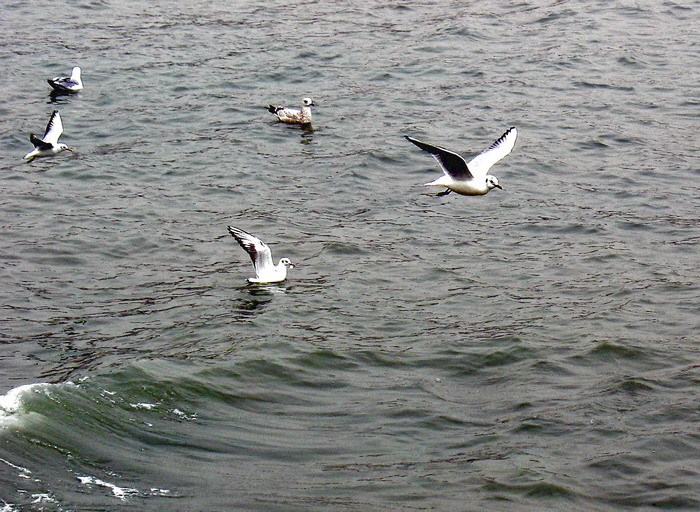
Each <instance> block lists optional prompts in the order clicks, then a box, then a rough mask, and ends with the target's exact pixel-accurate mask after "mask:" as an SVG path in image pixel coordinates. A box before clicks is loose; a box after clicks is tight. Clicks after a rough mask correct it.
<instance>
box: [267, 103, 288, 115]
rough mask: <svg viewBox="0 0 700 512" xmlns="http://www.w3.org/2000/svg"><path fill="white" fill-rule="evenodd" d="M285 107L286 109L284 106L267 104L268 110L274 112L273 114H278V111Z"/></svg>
mask: <svg viewBox="0 0 700 512" xmlns="http://www.w3.org/2000/svg"><path fill="white" fill-rule="evenodd" d="M283 109H284V107H278V106H275V105H268V106H267V110H268V111H270V112H272V113H273V114H276V113H277V112H279V111H280V110H283Z"/></svg>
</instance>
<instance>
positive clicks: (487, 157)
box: [405, 127, 518, 196]
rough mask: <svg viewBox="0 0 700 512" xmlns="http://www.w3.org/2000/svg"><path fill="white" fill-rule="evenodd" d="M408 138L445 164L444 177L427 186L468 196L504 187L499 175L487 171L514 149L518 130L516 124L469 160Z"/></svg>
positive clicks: (443, 193) (443, 166)
mask: <svg viewBox="0 0 700 512" xmlns="http://www.w3.org/2000/svg"><path fill="white" fill-rule="evenodd" d="M405 137H406V139H408V140H409V141H411V142H413V143H414V144H415V145H416V146H418V147H419V148H421V149H422V150H423V151H427V152H428V153H430V154H431V155H433V156H434V157H435V159H436V160H437V161H438V163H439V164H440V167H442V171H443V172H444V173H445V174H444V176H440V177H439V178H438V179H436V180H434V181H431V182H430V183H426V186H431V187H445V188H446V189H447V190H444V191H442V192H440V193H439V194H438V196H444V195H447V194H449V193H450V192H453V191H454V192H457V193H458V194H462V195H465V196H481V195H484V194H487V193H488V192H489V190H491V189H493V188H500V189H501V190H503V187H501V185H499V184H498V178H496V177H495V176H491V175H490V174H486V173H487V172H488V171H489V169H491V167H493V165H494V164H495V163H496V162H498V161H499V160H501V159H502V158H503V157H505V156H506V155H508V154H509V153H510V152H511V151H512V150H513V146H515V139H516V138H517V137H518V131H517V130H516V129H515V127H512V128H508V130H506V132H505V133H504V134H503V135H501V136H500V137H499V138H498V139H496V141H495V142H494V143H493V144H491V145H490V146H489V147H488V149H486V150H485V151H483V152H482V153H480V154H479V155H477V156H475V157H474V158H472V159H471V160H470V161H469V163H467V161H466V160H465V159H464V158H462V157H461V156H460V155H458V154H457V153H455V152H454V151H450V150H449V149H445V148H442V147H440V146H433V145H432V144H428V143H426V142H421V141H419V140H416V139H414V138H413V137H409V136H407V135H406V136H405Z"/></svg>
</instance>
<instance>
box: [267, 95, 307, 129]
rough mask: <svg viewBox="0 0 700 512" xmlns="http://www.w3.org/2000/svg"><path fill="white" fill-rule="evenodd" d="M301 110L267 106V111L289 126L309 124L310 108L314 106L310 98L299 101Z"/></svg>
mask: <svg viewBox="0 0 700 512" xmlns="http://www.w3.org/2000/svg"><path fill="white" fill-rule="evenodd" d="M301 104H302V107H301V110H296V109H293V108H287V107H280V106H276V105H268V106H267V110H269V111H270V112H272V113H273V114H275V115H276V116H277V119H278V120H280V121H282V122H283V123H289V124H311V107H314V106H316V104H315V103H314V102H313V100H312V99H311V98H304V99H303V100H301Z"/></svg>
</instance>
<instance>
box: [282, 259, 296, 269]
mask: <svg viewBox="0 0 700 512" xmlns="http://www.w3.org/2000/svg"><path fill="white" fill-rule="evenodd" d="M280 263H281V264H282V265H284V266H285V267H287V268H294V265H293V264H292V260H290V259H289V258H282V259H281V260H280Z"/></svg>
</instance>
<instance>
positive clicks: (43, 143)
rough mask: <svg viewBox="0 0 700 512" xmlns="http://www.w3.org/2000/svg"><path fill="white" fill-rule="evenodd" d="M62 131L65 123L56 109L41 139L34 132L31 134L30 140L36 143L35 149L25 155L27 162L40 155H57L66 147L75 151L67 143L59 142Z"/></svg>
mask: <svg viewBox="0 0 700 512" xmlns="http://www.w3.org/2000/svg"><path fill="white" fill-rule="evenodd" d="M62 133H63V123H62V122H61V114H59V113H58V110H54V111H53V113H52V114H51V119H49V124H47V125H46V132H45V133H44V136H43V137H42V138H41V139H40V138H39V137H37V136H36V135H34V134H33V133H31V134H29V140H30V141H31V143H32V144H34V149H33V150H32V151H30V152H29V153H27V154H26V155H24V159H25V160H26V161H27V163H29V162H31V161H32V160H34V159H35V158H37V157H40V156H53V155H57V154H59V153H60V152H61V151H63V150H64V149H65V150H66V151H73V150H72V149H71V148H69V147H68V146H66V145H65V144H61V143H59V142H58V138H59V137H60V136H61V134H62Z"/></svg>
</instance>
